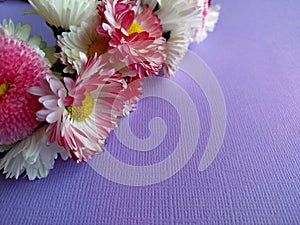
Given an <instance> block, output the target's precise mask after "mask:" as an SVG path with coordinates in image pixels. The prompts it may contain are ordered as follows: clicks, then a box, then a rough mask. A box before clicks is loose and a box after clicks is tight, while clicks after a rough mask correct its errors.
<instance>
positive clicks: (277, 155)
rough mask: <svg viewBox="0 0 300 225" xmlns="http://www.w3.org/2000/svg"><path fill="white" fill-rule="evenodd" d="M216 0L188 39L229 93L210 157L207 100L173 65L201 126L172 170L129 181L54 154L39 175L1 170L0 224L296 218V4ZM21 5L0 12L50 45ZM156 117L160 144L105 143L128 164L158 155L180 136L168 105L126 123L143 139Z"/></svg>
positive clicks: (299, 169)
mask: <svg viewBox="0 0 300 225" xmlns="http://www.w3.org/2000/svg"><path fill="white" fill-rule="evenodd" d="M217 3H220V4H221V5H222V10H221V14H220V20H219V23H218V24H217V26H216V29H215V32H214V33H212V34H210V35H209V37H208V39H207V40H205V41H204V42H203V44H200V45H196V44H193V45H192V46H191V49H192V50H193V51H194V52H195V53H197V54H198V55H199V56H200V57H201V58H202V59H204V61H205V62H206V63H207V64H208V65H209V66H210V68H211V69H212V71H213V72H214V74H215V75H216V78H217V80H218V82H219V84H220V87H221V88H222V91H223V93H224V97H225V101H226V108H227V129H226V135H225V139H224V142H223V145H222V147H221V149H220V152H219V154H218V155H217V157H216V159H215V161H214V162H213V164H212V165H210V167H208V169H207V170H205V171H203V172H199V170H198V168H197V167H198V164H199V161H200V158H201V157H202V154H203V151H204V147H205V145H206V144H207V140H208V138H209V131H210V112H209V107H208V103H207V99H206V97H205V95H204V93H203V92H202V91H201V89H199V87H198V86H197V85H196V84H195V83H194V82H193V80H192V79H190V78H189V77H188V76H186V74H184V73H183V72H178V73H177V74H176V77H175V78H174V79H173V81H174V82H175V83H177V84H178V85H180V86H181V87H182V88H183V89H184V90H186V92H187V93H188V95H189V96H190V98H191V99H192V100H193V102H194V104H195V107H196V109H197V111H198V114H199V122H200V125H201V135H200V137H199V141H198V144H197V149H196V150H195V153H194V154H193V157H192V158H191V159H190V160H189V162H188V164H187V165H185V166H184V167H183V168H182V169H181V170H180V171H179V172H178V173H176V174H175V175H174V176H172V177H171V178H169V179H167V180H165V181H163V182H161V183H158V184H153V185H150V186H142V187H132V186H126V185H121V184H118V183H115V182H112V181H110V180H108V179H106V178H104V177H103V176H101V175H98V174H97V173H96V172H95V171H94V170H93V169H92V168H91V167H90V166H89V165H87V164H76V163H75V162H73V161H71V160H69V161H67V162H63V161H61V160H58V161H57V162H56V164H55V168H54V169H53V170H52V171H50V174H49V176H48V178H46V179H42V180H37V181H34V182H29V181H28V180H27V179H19V180H18V181H15V180H6V179H5V178H4V176H3V175H0V224H122V225H125V224H130V225H134V224H300V166H299V165H300V153H299V151H300V97H299V96H300V88H299V87H300V79H299V71H300V52H299V49H300V42H299V37H300V23H299V18H298V17H299V12H300V2H299V1H296V0H290V1H285V2H282V1H271V0H267V1H260V0H252V1H234V0H227V1H221V0H220V1H219V2H217ZM26 8H29V6H28V5H27V4H26V3H22V2H21V1H13V0H8V1H6V2H4V3H0V18H1V19H2V18H4V17H8V16H11V17H12V18H13V20H14V21H15V22H17V21H18V20H20V19H21V20H22V21H23V22H24V23H28V22H29V23H31V24H32V25H33V33H34V34H39V33H40V34H42V35H43V36H44V37H45V38H46V40H47V41H48V42H49V43H54V41H53V38H52V36H51V33H50V32H49V30H48V29H47V28H45V26H44V24H43V22H41V21H42V20H41V19H38V16H36V17H33V16H24V17H22V16H21V14H22V11H23V10H24V9H26ZM174 94H176V93H174ZM182 104H185V103H184V102H182ZM187 110H189V109H187ZM154 116H159V117H162V118H163V119H164V120H165V123H166V124H167V127H168V128H167V131H168V134H167V136H166V139H165V140H164V141H163V142H162V144H161V145H162V146H161V147H157V148H156V149H154V150H153V151H150V152H136V151H133V150H130V149H128V148H127V147H125V146H123V145H122V144H120V143H118V141H117V139H116V136H115V135H114V134H112V136H111V137H110V138H109V139H108V143H109V144H108V146H107V151H108V152H110V153H111V154H112V155H113V156H114V157H116V158H118V159H119V160H121V161H123V162H126V163H130V164H132V165H149V164H153V163H156V162H159V161H161V160H163V159H165V158H166V157H167V156H168V155H169V154H171V153H172V149H174V148H175V146H176V144H177V140H178V137H179V135H181V131H180V118H179V116H178V115H177V113H176V110H175V109H174V107H173V106H172V105H171V104H168V103H167V102H166V101H164V100H162V99H159V98H145V99H143V100H142V101H141V102H140V103H139V104H138V109H137V111H135V112H134V113H132V114H131V116H130V122H131V127H132V129H133V130H134V132H135V133H136V135H137V136H140V137H147V136H148V135H149V130H148V121H149V119H150V118H152V117H154ZM121 126H122V124H121ZM189 135H193V134H189ZM104 154H106V153H104ZM112 169H113V165H112Z"/></svg>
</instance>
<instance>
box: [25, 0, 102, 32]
mask: <svg viewBox="0 0 300 225" xmlns="http://www.w3.org/2000/svg"><path fill="white" fill-rule="evenodd" d="M29 3H30V4H31V5H32V7H33V8H34V9H35V11H27V13H38V14H40V15H41V16H42V17H43V18H44V19H45V20H46V21H47V23H48V24H49V25H50V26H54V27H57V28H63V29H66V30H68V29H69V27H70V26H71V25H75V26H79V25H80V24H81V22H82V21H86V20H88V19H89V18H90V17H93V16H95V15H97V6H98V1H97V0H63V1H62V0H43V1H41V0H29Z"/></svg>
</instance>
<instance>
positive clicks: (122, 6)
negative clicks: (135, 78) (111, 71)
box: [97, 0, 166, 77]
mask: <svg viewBox="0 0 300 225" xmlns="http://www.w3.org/2000/svg"><path fill="white" fill-rule="evenodd" d="M99 15H100V16H101V18H102V19H103V23H102V24H101V25H99V26H98V28H97V31H98V33H99V34H100V35H102V36H104V37H106V38H109V39H110V41H109V49H108V52H109V53H110V54H111V57H110V62H111V63H118V62H123V63H125V65H126V66H127V67H128V68H130V69H131V70H134V71H137V72H138V74H139V76H140V77H143V76H145V75H148V76H151V75H152V74H158V72H159V69H161V68H162V65H163V63H164V62H165V57H166V43H165V39H164V38H163V37H162V26H161V24H160V20H159V18H158V17H157V16H156V15H155V14H154V13H153V12H152V9H151V8H149V7H147V6H144V7H141V6H140V5H138V4H137V3H136V2H135V1H129V0H104V1H102V2H101V4H100V6H99Z"/></svg>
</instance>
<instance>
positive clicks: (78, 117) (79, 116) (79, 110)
mask: <svg viewBox="0 0 300 225" xmlns="http://www.w3.org/2000/svg"><path fill="white" fill-rule="evenodd" d="M84 96H85V98H84V99H83V101H82V106H67V107H66V108H67V111H68V113H69V116H70V117H71V119H73V120H75V121H77V122H82V121H84V120H85V119H86V118H88V117H89V115H91V113H92V112H93V108H94V99H93V97H92V95H91V94H90V93H88V92H85V93H84Z"/></svg>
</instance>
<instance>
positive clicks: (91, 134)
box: [30, 53, 131, 162]
mask: <svg viewBox="0 0 300 225" xmlns="http://www.w3.org/2000/svg"><path fill="white" fill-rule="evenodd" d="M80 56H81V64H82V65H81V66H79V65H76V70H77V74H78V76H77V79H76V80H75V81H73V80H72V79H70V78H66V77H65V78H64V84H63V83H62V82H61V81H60V80H59V79H57V78H56V77H55V76H53V75H49V76H47V80H46V81H47V83H48V88H45V87H44V84H42V85H41V87H33V88H31V89H30V92H31V93H32V94H35V95H38V96H41V97H40V99H39V100H40V102H41V103H42V104H43V105H44V108H43V109H42V110H41V111H40V112H38V113H37V116H38V119H39V120H45V121H47V122H48V123H50V125H49V127H48V130H51V136H50V139H49V142H50V143H51V142H54V141H57V142H58V144H59V145H61V146H63V147H65V148H66V149H67V150H68V151H69V152H70V154H71V156H72V158H73V159H74V160H77V161H78V162H80V161H87V159H89V158H91V157H92V156H93V155H94V154H96V153H100V152H102V151H103V149H102V145H103V144H105V139H106V138H107V137H108V136H109V133H110V131H111V130H113V129H114V128H116V126H117V125H118V122H119V119H118V116H121V115H122V114H123V108H124V102H125V101H126V100H127V99H130V98H131V96H130V97H128V96H127V95H128V93H126V92H124V87H123V85H124V80H123V79H122V78H121V77H120V76H119V75H118V74H115V71H114V70H113V69H105V68H103V67H104V66H105V64H104V63H103V62H102V59H101V58H97V57H96V56H94V57H90V58H89V59H87V57H86V56H85V55H84V54H83V53H82V54H80ZM64 88H65V90H64ZM51 92H52V94H51Z"/></svg>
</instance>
